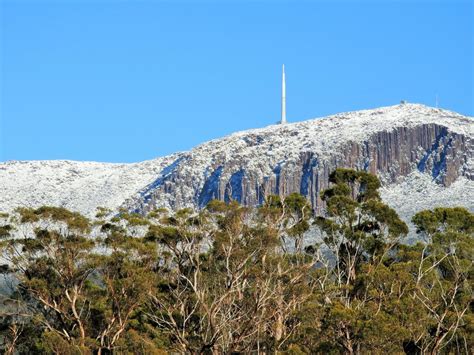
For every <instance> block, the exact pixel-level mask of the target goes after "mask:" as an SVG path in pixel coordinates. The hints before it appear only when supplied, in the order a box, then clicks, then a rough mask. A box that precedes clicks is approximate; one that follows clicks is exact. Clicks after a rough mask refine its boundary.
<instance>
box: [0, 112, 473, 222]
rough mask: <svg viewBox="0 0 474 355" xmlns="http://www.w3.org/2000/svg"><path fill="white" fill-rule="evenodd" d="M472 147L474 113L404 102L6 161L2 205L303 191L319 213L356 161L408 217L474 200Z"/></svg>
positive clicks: (177, 201)
mask: <svg viewBox="0 0 474 355" xmlns="http://www.w3.org/2000/svg"><path fill="white" fill-rule="evenodd" d="M473 155H474V120H473V118H472V117H466V116H462V115H459V114H457V113H454V112H450V111H446V110H440V109H435V108H430V107H426V106H423V105H414V104H403V105H396V106H390V107H383V108H378V109H373V110H364V111H355V112H348V113H341V114H337V115H334V116H329V117H325V118H320V119H314V120H309V121H304V122H298V123H292V124H285V125H273V126H269V127H266V128H262V129H254V130H248V131H244V132H238V133H235V134H232V135H230V136H227V137H224V138H221V139H217V140H213V141H209V142H207V143H204V144H202V145H200V146H198V147H196V148H194V149H192V150H191V151H189V152H185V153H177V154H174V155H171V156H168V157H164V158H159V159H155V160H152V161H147V162H142V163H135V164H103V163H90V162H70V161H37V162H6V163H0V211H1V210H6V211H8V210H10V209H12V208H15V207H17V206H25V205H26V206H32V207H37V206H41V205H45V204H47V205H59V206H64V207H66V208H69V209H72V210H75V211H79V212H82V213H85V214H87V215H93V214H94V210H95V208H96V207H98V206H105V207H108V208H111V209H116V208H119V207H125V208H128V209H130V210H133V211H136V212H139V213H146V212H147V211H150V210H152V209H154V208H156V207H166V208H169V209H173V210H176V209H179V208H183V207H194V208H201V207H203V206H205V205H206V204H207V203H208V202H209V201H210V200H211V199H214V198H217V199H221V200H225V201H229V200H231V199H232V200H237V201H239V202H240V203H242V204H245V205H258V204H260V203H262V202H263V201H264V198H265V196H266V195H268V194H279V195H283V196H284V195H287V194H289V193H292V192H300V193H302V194H303V195H305V196H307V198H308V199H309V200H310V201H311V204H312V206H313V208H314V210H315V211H316V212H318V213H321V212H323V210H324V205H323V203H322V201H321V199H320V197H319V196H320V192H321V190H323V189H325V188H327V187H328V177H329V174H330V172H332V171H333V170H334V169H335V168H337V167H350V168H355V169H363V170H367V171H369V172H371V173H374V174H377V175H378V176H379V178H380V179H381V181H382V183H383V189H382V198H383V199H384V200H385V201H386V202H387V203H388V204H392V205H393V207H395V208H396V209H397V211H399V213H401V215H402V217H405V219H406V220H408V219H409V217H410V216H411V215H412V214H413V213H414V212H416V211H417V210H420V209H425V208H432V207H435V206H437V205H445V206H452V205H461V206H465V207H467V208H469V209H471V210H474V159H473Z"/></svg>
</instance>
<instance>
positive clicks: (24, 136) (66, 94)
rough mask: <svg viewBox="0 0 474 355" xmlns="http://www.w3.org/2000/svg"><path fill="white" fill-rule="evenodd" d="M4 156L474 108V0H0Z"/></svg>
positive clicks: (55, 154) (119, 152)
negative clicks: (420, 109)
mask: <svg viewBox="0 0 474 355" xmlns="http://www.w3.org/2000/svg"><path fill="white" fill-rule="evenodd" d="M0 11H1V18H0V23H1V26H0V27H1V37H0V40H1V52H0V59H1V77H0V83H1V87H0V88H1V96H0V97H1V101H0V110H1V111H0V115H1V116H0V120H1V126H0V129H1V131H0V140H1V141H0V160H2V161H4V160H26V159H75V160H98V161H112V162H131V161H141V160H145V159H151V158H154V157H157V156H162V155H166V154H169V153H172V152H174V151H181V150H188V149H190V148H192V147H193V146H195V145H197V144H199V143H201V142H204V141H207V140H209V139H212V138H217V137H220V136H223V135H226V134H229V133H231V132H234V131H237V130H243V129H248V128H254V127H262V126H266V125H269V124H271V123H273V122H275V121H277V120H278V119H279V115H280V80H281V78H280V75H281V65H282V63H285V67H286V74H287V115H288V120H289V121H300V120H305V119H309V118H313V117H319V116H323V115H328V114H332V113H337V112H341V111H349V110H358V109H365V108H373V107H378V106H385V105H393V104H397V103H398V102H399V101H400V100H401V99H406V100H408V101H410V102H418V103H423V104H427V105H431V106H434V105H435V96H436V94H438V95H439V102H440V106H441V107H444V108H448V109H451V110H454V111H458V112H460V113H463V114H468V115H473V112H474V98H473V83H474V78H473V62H474V61H473V23H474V21H473V20H474V18H473V17H474V16H473V1H465V2H460V1H456V0H445V1H436V0H432V1H428V0H419V1H408V0H405V1H403V0H402V1H382V0H381V1H371V2H357V1H311V2H310V1H287V2H285V1H254V2H249V1H220V2H218V1H207V2H206V1H204V2H200V1H112V0H103V1H92V0H88V1H77V0H76V1H75V0H63V1H59V0H56V1H38V0H37V1H34V0H30V1H26V0H16V1H14V0H0Z"/></svg>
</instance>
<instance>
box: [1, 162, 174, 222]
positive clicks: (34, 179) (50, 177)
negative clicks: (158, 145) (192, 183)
mask: <svg viewBox="0 0 474 355" xmlns="http://www.w3.org/2000/svg"><path fill="white" fill-rule="evenodd" d="M176 157H177V155H176V154H175V155H171V156H168V157H164V158H158V159H154V160H149V161H145V162H142V163H134V164H112V163H96V162H77V161H65V160H55V161H28V162H25V161H9V162H5V163H0V182H1V183H0V211H10V210H11V209H12V208H16V207H19V206H20V207H21V206H25V207H39V206H42V205H51V206H61V207H65V208H68V209H70V210H73V211H78V212H82V213H84V214H87V215H89V216H91V215H94V213H95V209H96V207H99V206H101V207H107V208H111V209H115V208H117V207H118V206H120V205H121V204H122V203H123V201H124V200H125V199H127V198H128V197H130V196H131V195H133V194H134V193H136V192H137V191H138V190H139V189H141V188H142V187H143V186H144V185H147V184H149V183H150V182H152V181H153V180H154V179H155V178H156V176H157V175H158V174H159V173H160V171H161V170H162V169H163V168H164V167H166V166H167V165H169V164H170V163H171V162H172V161H173V160H174V159H176Z"/></svg>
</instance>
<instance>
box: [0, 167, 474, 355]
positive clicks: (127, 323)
mask: <svg viewBox="0 0 474 355" xmlns="http://www.w3.org/2000/svg"><path fill="white" fill-rule="evenodd" d="M330 183H331V185H330V187H329V188H328V189H326V190H325V191H323V192H322V195H321V198H322V199H323V200H324V201H325V203H326V204H327V212H326V215H325V216H324V217H315V216H314V215H313V214H312V209H311V208H310V205H309V203H308V202H307V200H306V199H305V198H304V197H302V196H301V195H299V194H291V195H289V196H287V197H286V198H285V199H284V200H281V199H280V198H279V197H277V196H269V197H267V199H266V201H265V203H264V204H263V205H262V206H261V207H259V208H248V207H243V206H240V205H239V204H238V203H236V202H231V203H228V204H225V203H224V202H221V201H217V200H214V201H211V202H210V203H209V204H208V205H207V207H206V209H204V210H201V211H193V210H190V209H184V210H180V211H178V212H176V213H173V214H169V213H168V212H167V211H166V210H154V211H152V212H150V213H149V214H148V215H147V216H146V217H144V216H140V215H135V214H129V213H126V212H123V213H122V214H120V215H118V216H117V217H115V218H113V219H112V220H111V221H107V220H103V219H102V218H103V216H104V215H106V214H107V211H105V210H99V213H98V215H97V218H96V219H95V220H89V219H87V218H85V217H83V216H81V215H80V214H78V213H73V212H69V211H67V210H65V209H62V208H56V207H42V208H38V209H26V208H20V209H18V210H17V211H16V212H15V213H13V214H10V215H6V214H4V215H2V217H1V218H2V219H1V221H2V222H1V224H0V238H1V244H0V246H1V249H2V257H3V258H4V260H6V262H7V263H6V264H5V265H3V266H2V273H3V275H4V276H5V279H6V280H9V281H10V282H11V292H3V296H1V297H2V299H1V301H2V304H1V308H0V309H1V311H0V312H1V317H0V319H1V327H0V332H1V333H0V334H1V335H0V347H1V348H2V350H3V352H5V353H7V354H31V353H35V354H50V353H55V354H89V353H90V354H92V353H95V354H110V353H117V354H131V353H133V354H159V353H167V352H178V353H213V354H221V353H237V352H245V353H249V352H250V353H275V352H285V353H290V354H303V353H324V354H327V353H349V354H353V353H381V352H389V353H410V354H416V353H431V354H437V353H459V354H462V353H464V354H468V353H472V350H473V347H474V314H473V308H472V302H473V301H472V289H473V276H474V274H473V262H472V261H473V259H474V258H473V256H474V240H473V236H474V215H473V214H472V213H470V212H469V211H467V210H466V209H464V208H436V209H435V210H432V211H422V212H419V213H417V214H416V215H415V216H414V217H413V223H414V224H415V225H416V227H417V230H418V233H419V234H420V235H421V236H422V237H423V238H424V240H425V242H426V243H419V244H416V245H411V246H410V245H406V244H403V238H404V236H405V235H406V234H407V231H408V228H407V226H406V224H405V223H404V222H403V221H402V220H401V219H400V218H399V217H398V215H397V214H396V212H395V211H394V210H393V209H391V208H390V207H388V206H387V205H385V204H384V203H383V202H382V201H381V199H380V197H379V193H378V189H379V185H380V184H379V181H378V179H377V178H376V177H375V176H373V175H370V174H368V173H365V172H357V171H354V170H348V169H338V170H336V171H335V172H333V173H332V174H331V176H330ZM312 228H316V229H318V230H319V231H320V233H321V234H322V242H321V243H318V244H308V243H307V241H305V234H306V232H307V231H308V230H310V229H312Z"/></svg>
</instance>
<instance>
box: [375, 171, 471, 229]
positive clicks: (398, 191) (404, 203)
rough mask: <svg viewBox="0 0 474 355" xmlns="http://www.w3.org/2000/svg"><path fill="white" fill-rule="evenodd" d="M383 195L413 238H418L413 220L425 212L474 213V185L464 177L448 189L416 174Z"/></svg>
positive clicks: (383, 191) (391, 185)
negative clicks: (463, 210)
mask: <svg viewBox="0 0 474 355" xmlns="http://www.w3.org/2000/svg"><path fill="white" fill-rule="evenodd" d="M380 193H381V197H382V199H383V200H384V201H385V202H386V203H387V204H388V205H389V206H390V207H392V208H393V209H395V210H396V211H397V212H398V214H399V215H400V217H401V218H402V219H403V220H404V221H405V222H407V223H408V225H409V226H410V228H411V233H410V235H413V234H414V228H413V226H412V225H411V223H410V220H411V218H412V217H413V215H415V213H417V212H419V211H420V210H422V209H433V208H436V207H455V206H462V207H466V208H467V209H469V210H470V211H472V212H474V181H472V180H468V179H466V178H464V177H460V178H458V179H457V180H456V181H455V182H454V183H453V184H451V186H449V187H444V186H442V185H439V184H437V183H435V182H434V181H433V179H432V178H431V176H430V175H428V174H423V173H420V172H418V171H415V172H413V173H411V174H410V175H408V176H406V177H401V178H400V179H399V181H397V182H396V183H393V184H390V185H387V186H383V187H382V188H381V190H380Z"/></svg>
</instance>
